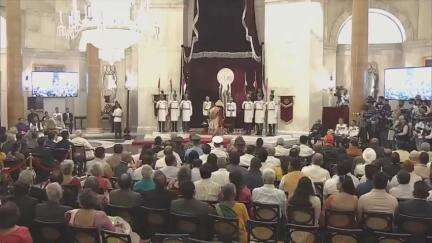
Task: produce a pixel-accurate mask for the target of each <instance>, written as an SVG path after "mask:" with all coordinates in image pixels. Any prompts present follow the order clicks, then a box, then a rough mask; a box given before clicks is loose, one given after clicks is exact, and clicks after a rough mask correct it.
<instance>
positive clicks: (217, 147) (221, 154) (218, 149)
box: [211, 136, 228, 159]
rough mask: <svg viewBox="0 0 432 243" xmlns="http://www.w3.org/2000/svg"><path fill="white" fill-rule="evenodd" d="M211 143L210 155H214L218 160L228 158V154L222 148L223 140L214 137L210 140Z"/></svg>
mask: <svg viewBox="0 0 432 243" xmlns="http://www.w3.org/2000/svg"><path fill="white" fill-rule="evenodd" d="M212 143H213V146H214V148H213V149H212V151H211V153H212V154H215V155H216V156H217V157H218V158H225V159H227V158H228V153H227V152H226V151H225V149H224V147H223V138H222V137H220V136H214V137H213V138H212Z"/></svg>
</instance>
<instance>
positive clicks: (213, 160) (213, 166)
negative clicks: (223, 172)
mask: <svg viewBox="0 0 432 243" xmlns="http://www.w3.org/2000/svg"><path fill="white" fill-rule="evenodd" d="M217 161H218V157H217V156H216V155H215V154H209V156H208V157H207V161H206V162H205V163H206V164H208V165H209V166H210V170H211V172H215V171H217V170H218V169H219V168H218V165H217Z"/></svg>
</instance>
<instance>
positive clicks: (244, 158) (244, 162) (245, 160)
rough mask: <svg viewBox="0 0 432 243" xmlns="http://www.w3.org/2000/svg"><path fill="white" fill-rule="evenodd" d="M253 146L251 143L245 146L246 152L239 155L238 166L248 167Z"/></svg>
mask: <svg viewBox="0 0 432 243" xmlns="http://www.w3.org/2000/svg"><path fill="white" fill-rule="evenodd" d="M254 150H255V147H254V146H253V145H248V146H246V153H245V154H243V155H242V156H240V166H243V167H246V168H249V166H250V163H251V160H252V158H253V157H254V155H253V153H254Z"/></svg>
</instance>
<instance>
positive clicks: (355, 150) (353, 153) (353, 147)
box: [345, 139, 363, 158]
mask: <svg viewBox="0 0 432 243" xmlns="http://www.w3.org/2000/svg"><path fill="white" fill-rule="evenodd" d="M345 153H346V154H347V155H348V156H349V157H351V158H355V157H357V156H361V155H362V153H363V151H362V150H361V148H359V146H358V141H357V140H356V139H351V140H350V143H349V146H348V148H347V149H346V150H345Z"/></svg>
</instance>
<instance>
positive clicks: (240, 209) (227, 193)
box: [215, 183, 249, 243]
mask: <svg viewBox="0 0 432 243" xmlns="http://www.w3.org/2000/svg"><path fill="white" fill-rule="evenodd" d="M221 194H222V197H223V198H222V200H221V202H220V203H218V204H216V206H215V207H216V212H217V214H218V216H221V217H224V218H237V219H238V221H239V242H240V243H247V231H246V224H247V221H248V220H249V214H248V212H247V209H246V206H245V205H244V204H243V203H239V202H236V201H235V198H236V188H235V185H234V184H232V183H228V184H226V185H225V186H223V187H222V190H221Z"/></svg>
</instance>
